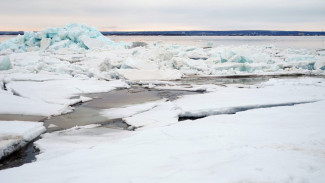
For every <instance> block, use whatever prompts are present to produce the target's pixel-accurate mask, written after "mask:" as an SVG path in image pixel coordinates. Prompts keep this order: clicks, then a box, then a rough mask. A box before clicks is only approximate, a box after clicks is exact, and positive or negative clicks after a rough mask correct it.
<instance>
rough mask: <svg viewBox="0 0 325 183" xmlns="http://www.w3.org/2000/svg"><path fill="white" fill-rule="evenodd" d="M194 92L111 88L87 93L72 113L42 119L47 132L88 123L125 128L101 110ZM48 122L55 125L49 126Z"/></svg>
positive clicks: (126, 126)
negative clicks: (87, 100)
mask: <svg viewBox="0 0 325 183" xmlns="http://www.w3.org/2000/svg"><path fill="white" fill-rule="evenodd" d="M194 93H195V92H190V91H177V90H155V89H153V90H152V89H146V88H142V87H132V88H130V89H119V90H113V91H111V92H107V93H95V94H88V95H86V96H87V97H91V98H93V100H91V101H89V102H85V103H82V104H80V105H78V106H76V109H75V110H74V112H72V113H69V114H65V115H60V116H54V117H51V119H46V120H44V126H45V127H46V128H47V130H48V131H49V132H50V131H56V130H63V129H68V128H71V127H74V126H83V125H89V124H102V125H105V126H107V127H111V128H117V129H126V128H128V125H127V124H125V123H124V122H123V121H122V120H121V119H108V118H106V117H103V116H102V115H101V114H100V112H101V110H102V109H109V108H118V107H123V106H127V105H133V104H141V103H146V102H150V101H156V100H160V99H163V98H166V99H168V100H175V99H176V98H177V97H179V96H181V95H188V94H194ZM50 124H52V125H55V126H56V127H52V128H49V125H50Z"/></svg>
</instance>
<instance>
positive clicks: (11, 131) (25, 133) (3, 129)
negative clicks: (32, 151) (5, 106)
mask: <svg viewBox="0 0 325 183" xmlns="http://www.w3.org/2000/svg"><path fill="white" fill-rule="evenodd" d="M43 132H45V127H44V126H43V123H42V122H29V121H0V159H1V158H2V157H4V156H7V155H9V154H11V153H12V152H14V151H16V150H18V149H19V148H21V147H23V146H24V145H26V144H27V143H28V142H29V141H31V140H33V139H35V138H36V137H38V136H39V135H40V134H42V133H43Z"/></svg>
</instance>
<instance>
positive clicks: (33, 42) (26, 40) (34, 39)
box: [0, 24, 115, 52]
mask: <svg viewBox="0 0 325 183" xmlns="http://www.w3.org/2000/svg"><path fill="white" fill-rule="evenodd" d="M110 44H115V43H114V42H113V41H111V40H110V39H109V38H107V37H105V36H103V35H102V34H101V33H100V32H98V30H97V29H96V28H93V27H88V26H86V25H84V24H68V25H66V26H65V27H63V28H61V27H58V28H47V29H45V30H42V31H39V32H25V33H24V35H19V36H17V37H16V38H13V39H10V40H8V41H5V42H4V43H2V44H1V45H0V51H2V50H9V51H13V52H25V51H38V50H46V49H54V50H58V49H60V48H70V49H80V48H84V49H90V48H94V47H105V46H106V45H110Z"/></svg>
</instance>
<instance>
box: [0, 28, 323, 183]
mask: <svg viewBox="0 0 325 183" xmlns="http://www.w3.org/2000/svg"><path fill="white" fill-rule="evenodd" d="M134 45H136V44H128V43H123V42H121V43H116V42H113V41H111V40H110V39H109V38H107V37H105V36H103V35H102V34H100V32H98V30H97V29H95V28H92V27H88V26H86V25H83V24H69V25H67V26H66V27H63V28H48V29H45V30H43V31H40V32H26V33H25V34H24V35H22V36H18V37H16V38H14V39H11V40H8V41H5V42H2V43H0V115H1V114H18V115H38V116H47V117H50V116H53V115H60V114H65V113H68V112H72V111H73V105H74V104H76V103H79V102H87V101H89V100H92V98H89V97H87V95H86V94H87V93H98V92H110V91H112V90H115V89H119V88H128V87H132V86H133V85H137V86H138V87H145V88H148V90H150V89H154V90H187V91H192V92H197V94H193V95H186V96H182V97H181V98H178V99H176V100H171V101H170V100H168V99H162V100H158V101H153V102H147V103H143V104H136V105H127V106H122V107H119V108H110V109H95V107H94V109H93V110H98V111H101V112H98V115H100V114H101V115H103V116H104V117H106V118H107V120H110V119H122V120H123V121H124V122H125V123H127V124H128V125H130V126H132V127H134V128H135V131H126V130H117V129H110V128H107V127H108V126H105V125H104V126H100V125H97V124H96V125H95V124H94V125H90V126H84V127H74V128H71V129H67V130H64V131H57V132H52V133H46V134H44V135H42V138H41V139H40V140H38V141H37V142H35V144H36V145H37V146H38V148H40V150H41V154H39V155H38V156H37V161H36V162H33V163H31V164H25V165H23V166H21V167H16V168H12V169H7V170H2V171H0V180H1V183H7V182H8V183H9V182H10V183H12V182H44V181H45V182H78V183H80V182H107V181H109V182H199V181H200V182H202V181H203V182H317V183H318V182H319V183H321V182H324V181H325V176H324V175H325V158H324V152H325V151H324V149H325V143H324V142H325V136H324V133H323V131H324V129H325V123H324V117H323V111H324V107H325V102H324V101H325V79H324V75H325V62H324V60H325V52H324V51H323V50H315V49H292V48H277V47H275V46H270V45H264V46H261V45H259V46H253V45H239V46H222V45H220V46H217V47H200V46H188V45H169V44H165V43H163V42H158V43H152V44H143V45H142V46H134ZM193 75H197V76H204V77H225V76H226V77H229V76H235V77H244V76H246V77H265V80H266V81H264V79H263V80H262V81H260V82H258V83H251V84H250V85H245V84H244V83H240V84H227V83H225V84H218V83H213V82H212V83H211V82H209V83H203V84H202V83H201V84H199V83H195V79H193V81H194V82H192V83H191V82H187V83H185V82H184V83H182V81H185V79H184V77H189V78H191V76H193ZM297 75H298V76H304V77H293V78H273V79H269V78H271V77H272V76H297ZM266 76H267V77H266ZM308 76H313V77H308ZM182 79H184V80H182ZM162 80H163V81H162ZM166 80H167V81H166ZM172 80H180V81H172ZM189 81H190V80H189ZM134 92H136V91H134ZM96 114H97V113H96ZM102 118H103V117H102ZM198 118H200V119H198ZM187 119H191V120H187ZM50 127H52V128H54V127H55V125H53V124H52V125H49V128H50ZM42 132H44V127H43V124H42V123H33V122H19V121H0V140H1V143H0V150H1V151H0V153H1V154H0V157H1V156H3V155H6V154H8V152H11V151H12V150H14V149H13V148H12V147H21V145H23V144H25V143H26V142H27V141H30V140H32V139H34V138H35V137H36V136H38V135H39V134H41V133H42ZM16 144H20V145H19V146H17V145H16ZM8 149H9V150H8Z"/></svg>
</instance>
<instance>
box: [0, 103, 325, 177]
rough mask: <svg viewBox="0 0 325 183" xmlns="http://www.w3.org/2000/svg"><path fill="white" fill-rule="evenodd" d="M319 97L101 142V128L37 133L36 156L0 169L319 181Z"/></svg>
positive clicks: (322, 165) (33, 173) (323, 165)
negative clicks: (38, 152) (39, 149)
mask: <svg viewBox="0 0 325 183" xmlns="http://www.w3.org/2000/svg"><path fill="white" fill-rule="evenodd" d="M324 105H325V103H324V101H320V102H315V103H310V104H301V105H295V106H284V107H275V108H269V109H255V110H250V111H245V112H241V113H237V114H234V115H217V116H210V117H207V118H203V119H199V120H194V121H191V120H188V121H183V122H180V123H177V124H173V125H170V126H165V127H163V128H161V127H160V128H150V129H148V130H141V131H136V132H127V133H128V134H130V135H125V136H124V137H121V136H120V137H118V138H113V140H112V139H111V140H109V141H106V142H104V143H103V141H102V140H98V139H97V138H101V137H105V134H100V133H98V135H96V137H91V136H90V135H82V133H79V135H78V136H74V135H73V133H75V130H73V129H72V130H71V132H70V133H71V134H72V136H71V135H67V136H64V134H69V132H63V134H62V137H58V138H53V136H58V135H59V133H56V134H54V135H51V134H48V135H45V136H44V137H43V139H42V140H41V141H39V144H40V146H41V147H42V144H43V142H44V148H43V153H42V154H41V155H40V157H41V158H40V160H39V161H36V162H34V163H32V164H26V165H24V166H21V167H19V168H14V169H8V170H4V171H0V177H1V180H2V182H4V183H6V182H43V181H44V180H46V181H47V182H62V181H69V182H89V181H96V182H106V181H113V182H130V181H133V182H198V181H201V182H215V181H218V182H319V183H321V182H323V181H324V179H325V177H324V175H325V159H324V156H323V154H324V140H325V136H324V133H323V129H324V128H325V126H324V125H325V123H324V120H323V109H324ZM94 132H95V131H94ZM77 133H78V131H77ZM88 133H89V132H88ZM112 136H113V135H112ZM70 139H73V140H72V141H71V140H70ZM92 139H95V141H92ZM96 140H98V141H96ZM74 142H76V143H74ZM90 144H91V145H90ZM96 144H97V145H96ZM67 172H68V173H67ZM58 175H60V176H58Z"/></svg>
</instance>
